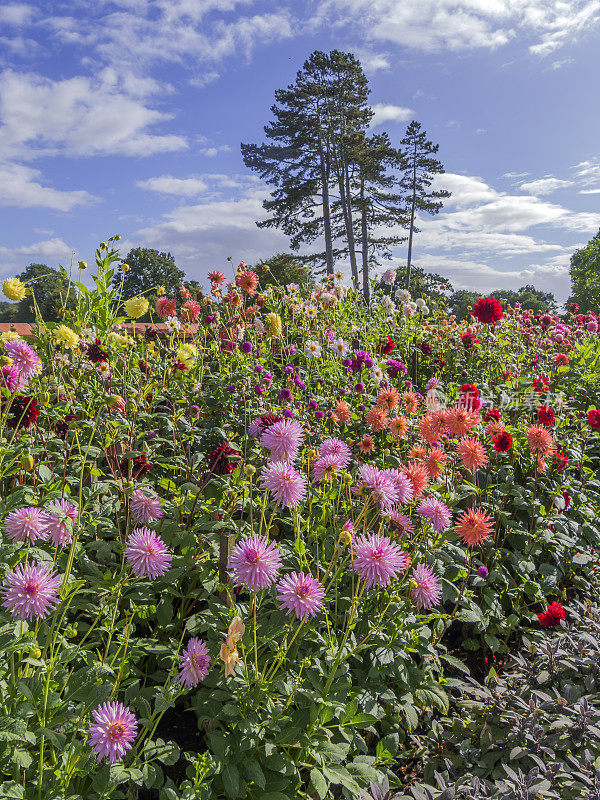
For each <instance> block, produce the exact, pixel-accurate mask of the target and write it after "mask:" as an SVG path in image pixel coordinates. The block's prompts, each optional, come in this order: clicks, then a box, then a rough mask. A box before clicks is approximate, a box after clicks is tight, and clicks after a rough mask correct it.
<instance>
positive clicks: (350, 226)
mask: <svg viewBox="0 0 600 800" xmlns="http://www.w3.org/2000/svg"><path fill="white" fill-rule="evenodd" d="M344 178H345V184H346V209H347V223H346V235H347V237H348V251H349V253H350V268H351V270H352V280H353V281H354V288H355V289H358V264H357V262H356V242H355V241H354V223H353V219H352V197H351V195H350V176H349V174H348V162H347V161H346V162H345V163H344Z"/></svg>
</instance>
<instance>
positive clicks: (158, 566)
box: [125, 528, 173, 580]
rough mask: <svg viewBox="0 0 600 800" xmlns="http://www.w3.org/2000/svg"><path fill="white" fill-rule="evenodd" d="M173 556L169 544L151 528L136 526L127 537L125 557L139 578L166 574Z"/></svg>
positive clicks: (153, 577)
mask: <svg viewBox="0 0 600 800" xmlns="http://www.w3.org/2000/svg"><path fill="white" fill-rule="evenodd" d="M172 558H173V556H172V555H171V553H170V552H169V548H168V547H167V545H166V544H165V543H164V542H163V540H162V539H161V538H160V536H158V534H156V533H154V531H151V530H150V529H149V528H136V529H135V530H134V531H133V533H132V534H131V535H130V536H129V538H128V539H127V547H126V548H125V559H126V561H127V563H128V564H129V566H130V567H131V569H132V570H133V574H134V575H136V576H137V577H138V578H141V577H147V578H150V580H154V579H155V578H158V577H160V576H161V575H164V574H165V572H167V570H168V569H169V566H170V564H171V559H172Z"/></svg>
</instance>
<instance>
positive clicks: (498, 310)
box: [473, 297, 504, 325]
mask: <svg viewBox="0 0 600 800" xmlns="http://www.w3.org/2000/svg"><path fill="white" fill-rule="evenodd" d="M473 316H475V317H477V319H478V320H479V322H484V323H485V324H486V325H494V324H495V323H496V322H498V320H501V319H502V317H503V316H504V312H503V311H502V304H501V303H500V302H499V301H498V300H496V298H495V297H482V298H481V300H478V301H477V302H476V303H475V305H474V306H473Z"/></svg>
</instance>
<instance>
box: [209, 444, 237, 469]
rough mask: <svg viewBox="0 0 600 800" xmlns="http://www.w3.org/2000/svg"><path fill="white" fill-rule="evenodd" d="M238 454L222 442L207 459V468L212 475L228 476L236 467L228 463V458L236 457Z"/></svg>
mask: <svg viewBox="0 0 600 800" xmlns="http://www.w3.org/2000/svg"><path fill="white" fill-rule="evenodd" d="M237 455H238V453H237V452H236V451H235V450H234V449H233V448H231V447H229V445H228V444H227V442H225V441H223V442H221V444H220V445H219V446H218V447H215V449H214V450H213V451H212V453H211V454H210V455H209V457H208V468H209V470H210V471H211V472H212V474H213V475H230V474H231V473H232V472H233V470H234V469H235V467H236V465H235V464H233V463H232V462H231V461H230V458H229V457H230V456H237Z"/></svg>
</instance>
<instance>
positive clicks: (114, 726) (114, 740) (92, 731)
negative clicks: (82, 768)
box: [88, 703, 137, 764]
mask: <svg viewBox="0 0 600 800" xmlns="http://www.w3.org/2000/svg"><path fill="white" fill-rule="evenodd" d="M92 717H93V718H94V722H92V724H91V725H90V727H89V729H88V734H89V736H90V746H91V748H92V750H94V751H95V752H96V754H97V756H98V761H100V759H101V758H103V757H104V756H107V757H108V760H109V761H110V763H111V764H114V763H115V761H120V760H121V759H122V758H123V756H124V755H125V753H126V752H127V751H128V750H131V744H132V742H133V740H134V739H135V737H136V735H137V720H136V718H135V716H134V715H133V714H132V713H131V711H130V710H129V708H126V707H125V706H124V705H123V704H122V703H104V704H103V705H101V706H98V708H97V709H96V710H95V711H92Z"/></svg>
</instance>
